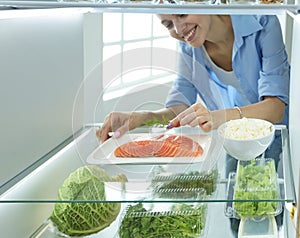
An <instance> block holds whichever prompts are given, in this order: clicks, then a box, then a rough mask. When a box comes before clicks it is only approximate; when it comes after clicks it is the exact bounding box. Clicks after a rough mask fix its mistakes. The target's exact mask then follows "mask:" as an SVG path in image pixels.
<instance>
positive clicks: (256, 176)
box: [234, 160, 279, 217]
mask: <svg viewBox="0 0 300 238" xmlns="http://www.w3.org/2000/svg"><path fill="white" fill-rule="evenodd" d="M258 162H259V160H257V161H256V160H253V161H251V162H250V163H249V164H247V165H245V166H242V165H240V166H239V168H238V176H237V186H236V191H235V194H234V199H236V200H248V201H249V202H235V203H234V208H235V210H236V211H237V212H238V215H239V216H241V217H262V216H272V215H275V214H276V212H278V202H276V201H273V200H277V199H278V198H279V195H278V185H277V176H276V170H275V164H274V160H266V161H264V162H263V163H262V164H259V163H258ZM260 200H264V201H260Z"/></svg>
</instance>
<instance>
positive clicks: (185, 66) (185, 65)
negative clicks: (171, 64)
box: [165, 42, 197, 107]
mask: <svg viewBox="0 0 300 238" xmlns="http://www.w3.org/2000/svg"><path fill="white" fill-rule="evenodd" d="M192 67H193V57H192V50H191V47H190V46H188V45H186V44H184V43H182V42H179V59H178V72H177V77H176V79H175V80H174V82H173V86H172V88H171V90H170V91H169V94H168V97H167V100H166V105H165V106H166V107H170V106H174V105H178V104H185V105H187V106H190V105H192V104H194V103H195V102H196V98H197V90H196V88H195V86H194V84H193V83H192V77H193V76H192V74H193V73H192V72H193V69H192Z"/></svg>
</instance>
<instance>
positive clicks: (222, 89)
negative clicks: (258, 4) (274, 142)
mask: <svg viewBox="0 0 300 238" xmlns="http://www.w3.org/2000/svg"><path fill="white" fill-rule="evenodd" d="M231 20H232V26H233V30H234V44H233V52H232V68H233V72H234V75H235V80H236V83H234V84H232V85H231V84H228V83H224V82H223V81H222V79H220V78H218V77H217V75H216V74H215V72H214V71H213V70H212V68H211V67H210V66H209V64H208V63H207V60H206V58H205V57H204V49H203V46H202V47H199V48H193V47H192V46H190V45H188V44H185V43H183V42H179V53H180V54H179V66H178V76H177V78H176V79H175V81H174V83H173V87H172V89H171V90H170V92H169V95H168V98H167V101H166V107H170V106H172V105H176V104H186V105H192V104H194V103H195V102H196V100H197V95H199V96H200V98H201V99H202V101H203V102H204V103H205V104H206V106H207V107H208V108H209V109H210V110H216V109H224V108H231V107H234V106H245V105H249V104H253V103H256V102H259V101H260V100H262V99H263V97H264V96H276V97H278V98H280V99H281V100H282V101H283V102H284V103H285V104H286V111H285V116H284V119H283V121H282V122H281V123H282V124H286V125H287V124H288V102H289V84H290V65H289V62H288V58H287V53H286V51H285V45H284V43H283V39H282V32H281V27H280V23H279V21H278V18H277V17H276V16H271V15H267V16H265V15H263V16H252V15H232V16H231ZM237 85H238V86H237Z"/></svg>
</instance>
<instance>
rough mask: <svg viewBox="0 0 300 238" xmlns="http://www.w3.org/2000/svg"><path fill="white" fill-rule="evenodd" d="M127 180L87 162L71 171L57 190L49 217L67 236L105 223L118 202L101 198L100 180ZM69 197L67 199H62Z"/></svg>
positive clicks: (100, 227) (117, 209)
mask: <svg viewBox="0 0 300 238" xmlns="http://www.w3.org/2000/svg"><path fill="white" fill-rule="evenodd" d="M122 181H124V182H125V181H127V178H126V176H125V175H122V174H120V175H117V176H114V177H110V176H109V175H108V173H107V172H106V171H105V170H103V169H102V168H100V167H98V166H96V165H87V166H83V167H80V168H78V169H77V170H76V171H74V172H72V173H71V174H70V175H69V177H68V178H67V179H66V180H65V181H64V182H63V184H62V185H61V187H60V188H59V191H58V200H61V202H57V203H55V206H54V209H53V212H52V214H51V216H50V220H51V221H52V222H53V223H54V225H55V226H56V227H57V229H58V230H59V231H60V232H62V233H64V234H66V235H68V236H85V235H89V234H93V233H96V232H99V231H101V230H103V229H104V228H106V227H108V226H109V225H110V224H111V223H112V222H113V221H114V220H115V219H116V218H117V216H118V214H119V212H120V207H121V205H120V203H109V202H107V203H102V202H95V201H104V200H105V186H104V182H122ZM65 201H71V202H65Z"/></svg>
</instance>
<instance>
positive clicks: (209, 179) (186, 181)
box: [151, 169, 218, 198]
mask: <svg viewBox="0 0 300 238" xmlns="http://www.w3.org/2000/svg"><path fill="white" fill-rule="evenodd" d="M217 178H218V170H217V169H213V170H212V171H211V172H209V173H207V172H198V171H195V172H190V173H179V174H173V175H170V176H156V177H154V178H153V179H152V181H151V186H152V187H153V188H154V191H155V193H159V196H160V197H171V198H173V197H174V196H176V197H181V198H182V197H183V196H184V197H194V196H195V195H196V193H197V192H199V191H200V192H201V189H204V190H205V193H206V195H211V194H212V193H213V192H214V191H215V190H216V186H217ZM181 191H182V194H180V192H181Z"/></svg>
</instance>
